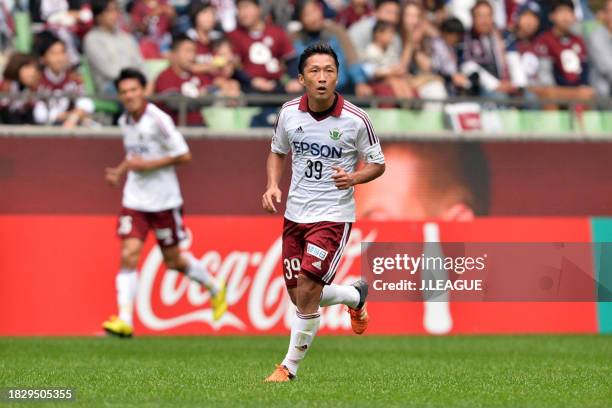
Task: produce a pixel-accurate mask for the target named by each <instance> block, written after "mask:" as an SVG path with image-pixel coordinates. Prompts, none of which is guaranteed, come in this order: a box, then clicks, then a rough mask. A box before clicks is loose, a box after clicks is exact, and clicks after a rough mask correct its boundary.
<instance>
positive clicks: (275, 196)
mask: <svg viewBox="0 0 612 408" xmlns="http://www.w3.org/2000/svg"><path fill="white" fill-rule="evenodd" d="M281 195H282V193H281V191H280V188H278V187H270V188H269V189H267V190H266V192H265V193H264V195H263V197H262V198H261V205H262V207H263V209H264V210H266V211H267V212H269V213H270V214H276V213H277V212H278V211H277V210H276V207H275V206H274V203H277V204H280V202H281Z"/></svg>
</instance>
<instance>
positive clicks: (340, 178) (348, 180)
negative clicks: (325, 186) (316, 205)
mask: <svg viewBox="0 0 612 408" xmlns="http://www.w3.org/2000/svg"><path fill="white" fill-rule="evenodd" d="M332 169H334V170H335V171H336V172H335V173H334V174H333V175H332V179H333V180H334V183H335V184H336V188H337V189H338V190H347V189H349V188H351V187H353V186H354V185H355V180H354V178H353V175H352V174H349V173H347V172H346V171H344V169H343V168H342V167H338V166H332Z"/></svg>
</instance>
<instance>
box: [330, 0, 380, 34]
mask: <svg viewBox="0 0 612 408" xmlns="http://www.w3.org/2000/svg"><path fill="white" fill-rule="evenodd" d="M373 12H374V8H373V7H372V5H371V4H370V1H369V0H350V1H349V3H348V4H347V5H346V6H344V7H343V8H342V9H340V11H338V14H337V15H336V22H337V23H338V24H341V25H343V26H344V27H345V28H349V27H350V26H352V25H353V24H355V23H356V22H358V21H359V20H361V19H362V18H364V17H369V16H371V15H372V13H373Z"/></svg>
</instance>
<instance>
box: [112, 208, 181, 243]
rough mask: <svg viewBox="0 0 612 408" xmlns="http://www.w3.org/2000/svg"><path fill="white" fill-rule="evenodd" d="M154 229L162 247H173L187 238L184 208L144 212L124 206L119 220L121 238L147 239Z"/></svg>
mask: <svg viewBox="0 0 612 408" xmlns="http://www.w3.org/2000/svg"><path fill="white" fill-rule="evenodd" d="M149 230H153V232H154V233H155V238H156V239H157V243H158V244H159V246H160V247H162V248H167V247H172V246H175V245H178V243H179V242H180V241H181V240H182V239H184V238H185V230H184V226H183V209H182V208H173V209H170V210H164V211H158V212H144V211H138V210H133V209H131V208H125V207H124V208H122V209H121V213H120V214H119V219H118V221H117V235H118V236H119V238H121V239H126V238H138V239H139V240H141V241H143V242H144V241H145V239H146V238H147V233H148V232H149Z"/></svg>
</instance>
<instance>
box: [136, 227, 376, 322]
mask: <svg viewBox="0 0 612 408" xmlns="http://www.w3.org/2000/svg"><path fill="white" fill-rule="evenodd" d="M376 235H377V232H376V230H372V231H370V232H368V233H367V235H366V234H365V233H364V232H363V231H362V230H360V229H354V230H353V232H352V234H351V237H350V239H349V241H348V244H347V246H346V249H345V251H344V254H343V256H342V258H341V261H340V265H339V267H338V271H337V273H336V278H335V283H338V284H348V283H351V282H353V281H355V280H357V279H359V269H358V265H357V263H356V261H357V260H358V259H359V256H360V254H361V243H362V242H372V241H374V240H375V238H376ZM191 243H192V234H191V233H189V234H188V239H186V240H185V241H183V243H182V244H181V249H182V250H184V251H188V250H189V249H190V248H191ZM262 247H264V248H265V243H262ZM281 252H282V239H281V238H280V237H278V238H277V239H276V240H274V241H273V242H272V243H271V244H269V245H268V246H267V250H264V251H261V252H260V251H244V250H240V249H235V250H232V251H230V252H229V253H227V254H226V255H225V256H223V255H222V253H221V252H220V251H218V250H216V249H210V250H208V251H206V252H205V253H203V254H201V255H199V254H194V256H196V258H198V259H200V261H201V262H202V263H203V264H204V266H205V267H206V268H207V269H208V270H209V271H210V272H211V273H212V274H213V275H214V276H216V277H217V278H220V279H224V280H225V282H226V283H227V302H228V305H229V310H228V312H227V313H226V314H225V315H224V316H223V318H222V319H221V320H219V321H216V322H215V321H213V318H212V310H211V307H210V302H209V300H210V295H209V293H208V291H207V290H206V289H205V288H202V287H201V286H200V285H199V284H197V283H195V282H191V281H190V280H189V279H188V278H186V277H185V276H183V275H182V274H180V273H178V272H176V271H172V270H166V269H165V267H164V265H163V257H162V254H161V251H160V249H159V247H157V246H155V247H153V248H152V249H151V250H150V251H149V252H148V253H147V254H146V256H145V260H144V263H143V266H142V268H141V272H140V283H139V289H138V297H137V301H136V310H137V314H138V317H139V319H140V321H141V322H142V324H143V325H144V326H145V327H147V328H148V329H150V330H154V331H164V330H170V329H174V328H177V327H179V326H183V325H185V324H189V323H202V324H205V325H207V326H209V327H210V328H212V329H213V330H215V331H218V330H221V329H222V328H232V329H237V330H239V331H244V332H246V331H249V330H251V331H253V330H255V331H262V332H265V331H268V330H271V329H273V328H277V326H278V325H279V324H282V325H283V327H284V328H286V329H288V328H290V326H291V319H292V318H293V316H294V315H295V307H294V306H293V304H292V303H291V301H290V299H289V296H288V294H287V291H286V289H285V282H284V280H283V276H282V272H281V265H282V262H281ZM184 301H186V302H187V304H188V305H189V310H188V311H185V310H184V308H183V309H180V308H178V307H177V304H179V302H184ZM162 316H163V317H162ZM321 317H322V319H321V327H322V328H329V329H342V330H349V329H350V319H349V316H348V313H346V312H345V311H344V306H342V305H335V306H330V307H325V308H322V310H321Z"/></svg>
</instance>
